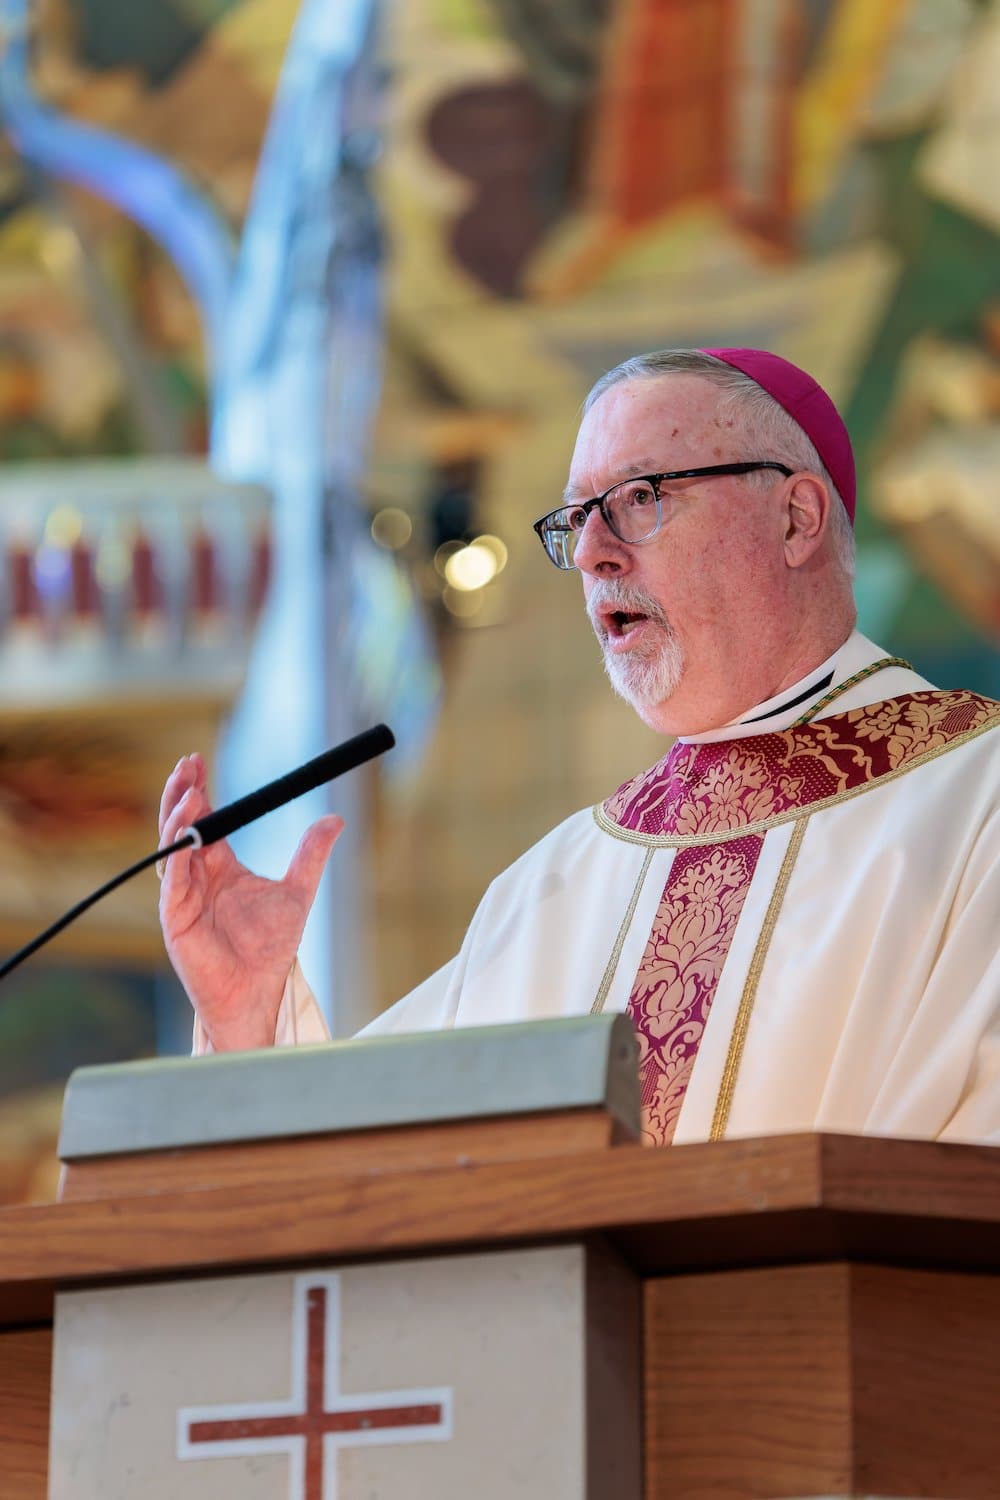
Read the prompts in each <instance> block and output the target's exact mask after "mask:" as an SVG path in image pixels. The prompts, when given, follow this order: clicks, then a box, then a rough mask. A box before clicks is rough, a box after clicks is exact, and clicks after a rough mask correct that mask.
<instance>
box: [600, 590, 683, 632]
mask: <svg viewBox="0 0 1000 1500" xmlns="http://www.w3.org/2000/svg"><path fill="white" fill-rule="evenodd" d="M602 609H604V610H607V609H620V610H624V611H625V612H626V613H627V614H636V615H645V616H646V617H647V618H648V619H650V620H652V622H653V624H654V625H659V626H660V627H661V628H662V629H663V630H665V631H666V632H667V634H668V635H672V634H673V630H672V627H671V624H670V621H669V620H668V619H667V614H666V611H665V610H664V608H663V606H662V604H661V603H660V601H659V600H658V599H654V597H653V595H652V594H650V593H648V592H647V591H646V589H644V588H641V587H640V586H639V585H638V584H635V583H627V582H626V581H625V580H624V579H621V578H599V579H598V580H597V582H596V583H595V584H594V587H593V588H592V589H591V591H590V597H589V599H588V600H587V614H588V615H589V616H590V623H591V625H592V626H593V627H594V629H595V631H596V632H597V634H598V635H600V634H601V633H602V630H603V625H602V622H601V620H600V618H599V614H598V612H599V611H600V610H602Z"/></svg>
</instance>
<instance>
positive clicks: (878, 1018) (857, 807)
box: [161, 349, 1000, 1144]
mask: <svg viewBox="0 0 1000 1500" xmlns="http://www.w3.org/2000/svg"><path fill="white" fill-rule="evenodd" d="M854 500H855V493H854V461H853V457H852V454H851V447H850V441H849V439H848V436H847V432H846V429H845V428H844V425H843V423H842V422H841V420H840V418H839V416H838V415H837V413H836V410H835V408H834V407H833V405H832V403H831V402H830V400H829V398H828V397H827V396H826V394H825V393H824V392H823V391H822V390H821V389H820V387H819V386H818V385H816V383H815V382H814V381H813V380H811V379H810V377H809V376H808V375H806V374H805V373H804V372H803V371H801V370H799V369H797V368H796V367H795V366H793V365H790V364H789V363H788V362H787V361H785V360H782V359H779V358H778V357H776V356H774V355H770V354H766V353H764V352H762V351H759V350H746V349H720V350H714V351H701V350H673V351H669V350H668V351H665V352H663V353H660V354H653V355H648V356H643V357H640V358H638V359H634V360H630V361H626V363H625V364H624V365H621V366H619V367H618V368H616V369H615V370H612V371H611V372H610V373H609V374H608V375H606V376H604V377H603V379H602V380H600V381H599V382H598V384H597V385H596V386H595V388H594V390H593V391H592V392H591V395H590V397H589V398H588V402H587V406H586V409H585V414H584V418H583V422H582V424H581V427H580V432H579V436H578V439H577V443H576V449H575V452H574V455H573V461H572V466H571V473H570V482H569V487H568V489H567V494H566V498H565V503H564V504H563V505H562V506H560V507H559V508H557V509H556V510H554V511H553V512H551V513H550V514H549V515H547V516H546V517H544V518H543V519H542V520H541V521H539V522H538V523H537V525H536V530H537V531H538V533H539V536H540V537H541V539H542V541H543V544H544V545H545V547H546V550H547V552H548V554H549V556H550V558H551V559H552V560H553V561H554V562H555V563H556V564H557V565H558V566H560V567H562V568H576V569H578V570H579V572H580V573H581V575H582V577H583V588H584V596H585V599H586V602H587V609H588V613H589V615H590V618H591V622H592V624H593V626H594V629H595V631H596V633H597V636H598V638H599V640H600V643H601V646H602V648H603V651H604V657H605V663H606V666H607V670H608V674H609V676H610V678H611V681H612V684H613V685H614V687H615V689H616V690H617V691H618V692H619V693H621V694H622V695H623V696H624V697H626V698H627V699H628V700H629V701H630V702H631V703H632V705H633V706H634V707H635V709H636V711H637V712H638V713H639V714H640V715H641V717H642V718H643V719H644V720H645V722H646V723H647V724H649V725H651V726H653V727H654V728H656V729H659V730H661V731H662V732H663V733H664V734H665V735H673V736H677V740H676V743H675V744H674V745H673V747H672V748H671V749H670V751H669V753H668V754H667V756H666V757H665V759H664V760H663V761H661V762H660V763H659V764H658V765H657V766H654V767H653V768H652V769H651V770H650V771H648V772H645V773H644V774H642V775H640V776H637V777H636V778H635V779H634V780H632V781H631V782H628V783H627V784H626V785H625V786H624V787H621V788H620V789H619V790H618V791H617V792H616V793H615V795H614V796H612V797H610V798H609V799H608V801H607V802H605V803H603V804H602V805H601V806H600V807H598V808H596V809H592V810H587V811H585V812H581V813H577V814H576V815H574V816H573V817H571V818H569V819H568V820H567V821H566V822H565V823H563V824H562V825H561V826H560V827H558V828H556V829H555V830H554V831H553V832H552V833H551V834H549V835H548V837H547V838H545V839H543V840H542V841H541V843H539V844H538V845H536V846H535V848H534V849H531V850H530V851H529V852H528V853H527V854H526V855H524V856H523V857H522V858H521V859H520V860H519V861H518V862H517V863H516V864H514V865H513V866H512V867H511V868H510V869H509V870H507V871H506V872H505V873H504V874H503V875H501V876H500V877H499V879H497V880H496V881H495V882H494V884H493V885H492V886H491V888H490V890H489V891H488V892H487V894H486V896H485V898H484V900H483V902H482V904H481V905H480V907H479V910H478V911H477V913H476V915H475V916H474V918H473V920H472V923H471V925H470V927H469V931H468V934H467V936H466V939H465V942H464V943H463V945H462V949H461V951H460V952H459V954H458V955H457V957H456V958H455V959H453V960H452V962H451V963H450V964H448V965H446V966H445V968H444V969H442V970H441V971H439V973H437V974H435V975H433V976H432V977H431V978H430V979H428V980H427V981H426V982H425V983H424V984H423V985H421V986H420V987H419V988H418V989H416V990H415V991H414V992H413V993H412V994H411V995H409V996H407V997H406V998H405V999H403V1000H401V1001H400V1002H399V1003H398V1004H397V1005H396V1006H394V1007H392V1008H391V1009H390V1010H389V1011H388V1012H387V1013H386V1014H385V1015H384V1016H382V1017H380V1018H379V1019H378V1021H376V1022H375V1023H374V1025H373V1027H372V1028H370V1029H371V1030H376V1031H377V1030H400V1031H403V1030H415V1029H423V1028H430V1027H439V1026H453V1025H476V1024H483V1023H487V1022H500V1021H513V1020H525V1019H529V1018H533V1017H542V1016H550V1015H571V1014H579V1013H580V1012H584V1011H587V1010H600V1009H602V1008H608V1009H619V1010H625V1009H627V1010H628V1011H629V1013H630V1014H631V1016H632V1018H633V1021H634V1022H635V1025H636V1029H637V1033H638V1036H639V1042H640V1053H641V1068H642V1099H643V1119H644V1134H645V1138H646V1140H647V1141H649V1142H650V1143H657V1144H665V1143H668V1142H670V1141H672V1140H675V1141H691V1140H702V1139H705V1138H712V1139H716V1138H719V1137H720V1136H722V1135H723V1134H724V1133H727V1132H728V1133H729V1134H737V1135H738V1134H757V1133H767V1132H771V1131H787V1130H797V1129H822V1130H846V1131H862V1132H865V1131H867V1132H871V1133H875V1134H895V1135H909V1136H932V1137H940V1138H947V1139H955V1140H998V1141H1000V958H998V954H997V951H996V949H997V943H996V934H997V931H998V925H1000V809H998V806H997V802H998V798H997V785H998V777H997V747H998V745H1000V735H997V734H995V733H990V730H991V729H995V728H996V727H997V725H998V724H1000V705H997V704H995V703H992V702H990V701H989V700H986V699H982V698H979V697H977V696H976V695H975V694H972V693H968V692H963V691H952V692H940V691H937V690H935V689H933V688H931V687H930V685H929V684H928V683H926V682H925V681H924V680H923V679H922V678H921V677H919V676H917V674H916V673H915V672H913V671H912V669H910V667H909V666H908V665H907V664H906V663H903V662H899V661H898V660H896V659H895V658H887V657H886V656H885V655H884V653H883V652H881V651H880V650H879V649H878V648H877V647H876V646H873V645H872V643H871V642H870V641H867V640H865V639H864V637H863V636H861V635H859V634H858V633H857V632H856V631H854V629H853V625H854V619H855V611H854V603H853V597H852V590H851V572H852V566H853V564H852V558H853V552H852V545H851V544H852V535H851V522H852V520H853V514H854ZM206 810H207V802H206V798H205V776H204V766H203V763H202V762H201V760H200V758H199V757H197V756H193V757H189V758H186V759H185V760H182V761H181V762H180V764H179V765H178V767H177V769H176V770H175V771H174V773H173V775H172V776H171V777H170V779H169V781H168V782H167V786H166V789H165V791H164V799H163V807H162V810H161V833H162V838H163V840H164V841H167V840H170V839H173V838H174V837H176V835H177V833H178V831H179V830H180V829H181V828H183V827H184V826H185V825H187V824H189V823H191V822H192V821H193V820H194V819H195V818H197V817H199V816H201V815H202V814H203V813H204V812H205V811H206ZM339 827H340V823H339V820H338V819H336V818H324V819H321V820H320V821H319V822H318V823H317V824H315V825H314V826H313V827H312V828H311V829H310V830H309V832H308V833H307V834H306V835H305V837H304V839H303V841H302V844H301V845H300V847H299V850H298V852H297V853H296V855H295V857H294V859H293V861H292V864H291V866H290V868H289V872H288V875H287V876H286V878H285V880H284V881H282V882H277V883H274V884H272V883H271V882H267V881H262V880H259V879H257V878H256V877H255V876H252V875H251V874H250V873H249V872H247V871H246V870H244V869H242V867H241V866H239V865H238V863H237V862H236V860H235V858H234V857H233V855H232V854H231V853H230V852H229V851H228V849H226V848H225V847H224V846H216V847H215V848H214V849H209V850H206V851H203V852H201V853H196V854H187V853H185V854H181V855H177V856H174V858H173V859H172V860H171V862H170V863H169V865H168V868H167V871H166V874H165V877H164V880H163V884H162V894H161V917H162V921H163V926H164V932H165V934H166V941H167V948H168V951H169V953H170V956H171V958H172V960H173V962H174V964H175V967H176V968H177V971H178V973H179V974H180V976H181V978H182V980H183V981H184V983H185V985H186V987H187V989H188V992H189V994H190V995H191V998H192V1001H193V1003H194V1005H195V1009H196V1011H197V1012H198V1016H199V1023H198V1027H197V1040H196V1046H197V1048H198V1049H199V1050H206V1049H208V1048H210V1047H215V1048H219V1049H222V1048H232V1047H241V1046H255V1045H267V1044H270V1043H272V1042H275V1041H277V1042H286V1041H295V1040H318V1039H320V1038H321V1037H322V1036H324V1035H325V1030H324V1028H323V1026H322V1020H321V1018H320V1016H319V1013H318V1011H317V1009H316V1007H315V1005H314V1003H313V1001H312V998H311V996H310V994H309V992H308V988H307V986H306V985H305V981H304V980H303V978H302V975H301V973H300V972H299V970H298V968H297V965H296V964H295V962H294V955H295V951H296V948H297V945H298V941H299V938H300V936H301V932H302V926H303V923H304V921H305V917H306V913H307V911H308V909H309V905H310V903H311V901H312V898H313V895H314V893H315V889H316V886H317V883H318V881H319V878H320V874H321V872H322V869H323V866H324V863H325V860H326V858H327V856H328V854H329V852H330V849H331V847H332V845H333V842H334V840H335V838H336V836H337V833H338V831H339Z"/></svg>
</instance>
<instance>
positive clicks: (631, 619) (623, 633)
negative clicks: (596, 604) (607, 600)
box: [601, 609, 649, 641]
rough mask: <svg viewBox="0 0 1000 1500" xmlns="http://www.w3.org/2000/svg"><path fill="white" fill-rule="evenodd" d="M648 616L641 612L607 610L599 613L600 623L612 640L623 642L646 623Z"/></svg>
mask: <svg viewBox="0 0 1000 1500" xmlns="http://www.w3.org/2000/svg"><path fill="white" fill-rule="evenodd" d="M648 620H649V616H648V615H645V614H643V613H642V612H641V610H632V609H607V610H602V611H601V622H602V624H603V625H604V629H605V632H606V634H607V635H608V636H609V637H610V638H611V639H612V640H619V641H625V640H627V639H628V638H629V636H631V635H633V634H634V633H635V631H636V630H638V629H640V627H641V626H643V625H645V624H647V623H648Z"/></svg>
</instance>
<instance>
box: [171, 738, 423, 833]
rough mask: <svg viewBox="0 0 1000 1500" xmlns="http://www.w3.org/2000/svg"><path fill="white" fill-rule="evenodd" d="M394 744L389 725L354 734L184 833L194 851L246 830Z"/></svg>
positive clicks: (221, 808)
mask: <svg viewBox="0 0 1000 1500" xmlns="http://www.w3.org/2000/svg"><path fill="white" fill-rule="evenodd" d="M395 743H396V737H395V735H394V734H393V732H392V730H391V729H390V728H389V726H388V725H387V724H376V725H375V727H374V728H373V729H366V730H365V731H364V733H363V734H356V735H355V736H354V738H353V739H351V740H345V741H344V743H343V744H342V745H335V746H334V747H333V749H332V750H324V751H323V754H322V755H317V756H316V758H315V759H314V760H307V761H306V763H305V765H304V766H299V768H298V770H297V771H289V773H288V775H287V776H279V777H278V779H277V781H269V782H268V784H267V786H262V787H261V788H260V790H259V791H256V792H250V793H249V794H248V795H247V796H246V797H239V798H238V799H237V800H236V801H235V802H230V803H229V805H228V807H220V808H219V809H218V811H217V812H210V813H206V814H205V816H204V817H203V818H199V819H198V820H197V822H195V823H192V824H191V827H190V828H186V829H185V830H184V832H185V833H186V834H191V835H192V837H191V840H190V842H191V844H192V845H193V847H194V848H195V849H201V848H202V847H204V846H205V845H207V844H215V843H217V842H218V840H219V839H225V838H228V837H229V835H230V834H231V833H235V832H236V830H237V829H238V828H245V827H246V825H247V823H254V822H256V820H257V819H258V818H262V817H263V816H264V814H265V813H269V812H274V810H275V808H278V807H284V805H285V803H286V802H292V801H294V799H295V798H296V797H301V796H302V795H303V794H304V793H305V792H311V791H314V790H315V788H316V787H318V786H322V785H323V783H324V782H326V781H332V780H333V779H334V777H335V776H343V774H344V772H345V771H353V770H354V769H355V768H356V767H357V766H363V765H364V763H365V761H366V760H373V759H374V758H375V756H376V755H382V754H383V753H384V752H385V751H386V750H391V749H392V747H393V745H394V744H395Z"/></svg>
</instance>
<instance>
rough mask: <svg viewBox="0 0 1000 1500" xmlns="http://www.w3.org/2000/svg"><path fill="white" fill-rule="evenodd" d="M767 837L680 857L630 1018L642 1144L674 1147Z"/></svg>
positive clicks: (735, 841)
mask: <svg viewBox="0 0 1000 1500" xmlns="http://www.w3.org/2000/svg"><path fill="white" fill-rule="evenodd" d="M763 842H764V840H763V838H762V837H761V836H760V835H759V834H750V835H748V836H746V837H744V838H741V839H730V840H729V841H728V842H727V843H725V844H715V845H709V846H708V847H707V848H701V849H681V850H679V851H678V853H677V856H676V858H675V859H674V862H673V865H672V866H671V870H670V874H669V876H668V878H667V883H666V885H665V887H664V890H663V895H662V897H661V898H660V904H659V909H658V910H657V913H656V917H655V918H654V921H653V926H652V930H651V932H650V934H649V941H648V942H647V944H646V950H645V952H644V953H643V955H642V960H641V962H640V964H639V971H638V973H637V974H636V977H635V983H634V985H633V987H632V994H631V997H630V999H629V1004H628V1011H629V1015H630V1016H631V1018H632V1022H633V1024H634V1026H635V1028H636V1034H637V1037H638V1041H639V1079H640V1090H641V1099H642V1131H643V1139H644V1141H645V1142H646V1143H647V1144H648V1145H661V1146H662V1145H668V1144H669V1142H670V1141H671V1140H672V1139H673V1134H674V1129H675V1127H676V1124H677V1117H678V1115H679V1114H680V1110H681V1105H682V1103H683V1102H684V1094H685V1092H686V1090H687V1085H688V1080H689V1079H690V1076H691V1071H692V1069H693V1067H694V1062H695V1057H696V1055H697V1052H698V1046H699V1043H700V1042H701V1037H702V1033H703V1032H704V1030H705V1023H706V1021H707V1020H708V1011H709V1007H710V1006H711V1004H712V999H713V997H714V995H715V990H716V987H717V985H718V982H719V976H720V974H721V973H722V967H723V965H724V963H725V961H726V956H727V954H728V952H729V946H730V943H731V942H732V937H733V933H734V932H735V930H736V924H737V922H738V921H739V917H740V912H741V911H742V910H743V902H744V900H745V899H746V893H747V891H748V889H749V887H750V881H751V879H752V877H753V872H754V869H755V868H756V864H757V857H758V855H759V854H760V850H761V846H762V845H763Z"/></svg>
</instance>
